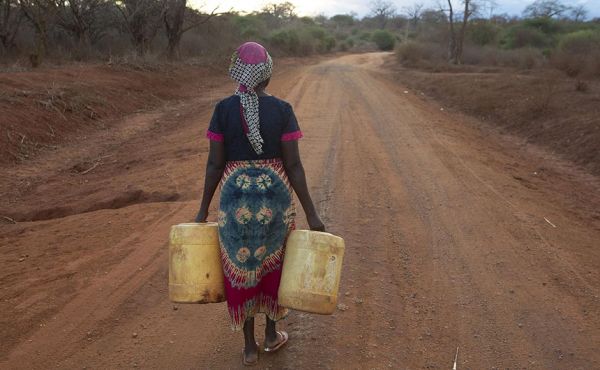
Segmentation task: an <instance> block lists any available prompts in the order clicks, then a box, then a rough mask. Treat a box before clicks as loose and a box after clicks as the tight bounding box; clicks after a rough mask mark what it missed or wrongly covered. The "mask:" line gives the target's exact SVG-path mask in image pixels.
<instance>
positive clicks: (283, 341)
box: [264, 330, 289, 352]
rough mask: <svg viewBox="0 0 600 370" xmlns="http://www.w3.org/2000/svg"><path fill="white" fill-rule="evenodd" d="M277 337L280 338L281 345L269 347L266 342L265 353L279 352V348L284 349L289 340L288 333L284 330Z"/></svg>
mask: <svg viewBox="0 0 600 370" xmlns="http://www.w3.org/2000/svg"><path fill="white" fill-rule="evenodd" d="M277 337H280V338H281V341H280V342H279V343H277V344H276V345H274V346H273V347H267V344H266V342H265V349H264V351H265V352H275V351H277V350H278V349H279V348H281V347H283V345H284V344H286V343H287V341H288V339H289V335H288V333H287V332H285V331H283V330H282V331H278V332H277Z"/></svg>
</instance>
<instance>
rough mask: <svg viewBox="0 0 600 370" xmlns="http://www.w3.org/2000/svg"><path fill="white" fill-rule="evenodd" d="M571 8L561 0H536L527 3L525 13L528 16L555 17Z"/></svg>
mask: <svg viewBox="0 0 600 370" xmlns="http://www.w3.org/2000/svg"><path fill="white" fill-rule="evenodd" d="M569 9H570V7H568V6H566V5H564V4H563V3H562V2H561V0H535V1H534V2H533V3H531V4H529V5H527V7H526V8H525V10H523V15H524V16H525V17H526V18H553V17H560V16H561V15H562V14H564V13H565V12H566V11H568V10H569Z"/></svg>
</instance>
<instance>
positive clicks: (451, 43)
mask: <svg viewBox="0 0 600 370" xmlns="http://www.w3.org/2000/svg"><path fill="white" fill-rule="evenodd" d="M448 22H449V27H450V32H449V33H450V34H449V35H448V36H449V37H448V60H449V61H450V62H451V63H454V64H456V31H455V29H454V9H453V8H452V0H448Z"/></svg>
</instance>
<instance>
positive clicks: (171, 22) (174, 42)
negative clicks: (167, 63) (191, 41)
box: [163, 0, 187, 60]
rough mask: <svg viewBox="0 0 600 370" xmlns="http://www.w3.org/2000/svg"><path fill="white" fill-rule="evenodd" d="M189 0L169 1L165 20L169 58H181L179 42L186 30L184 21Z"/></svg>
mask: <svg viewBox="0 0 600 370" xmlns="http://www.w3.org/2000/svg"><path fill="white" fill-rule="evenodd" d="M186 8H187V0H170V1H168V2H167V8H166V10H165V13H164V16H163V20H164V23H165V30H166V33H167V40H168V41H169V44H168V45H167V58H168V59H169V60H176V59H179V43H180V42H181V37H182V36H183V33H184V32H185V30H184V28H183V23H184V21H185V11H186Z"/></svg>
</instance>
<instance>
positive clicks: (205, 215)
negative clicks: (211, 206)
mask: <svg viewBox="0 0 600 370" xmlns="http://www.w3.org/2000/svg"><path fill="white" fill-rule="evenodd" d="M207 218H208V211H203V210H200V211H199V212H198V215H197V216H196V220H195V222H198V223H204V222H206V219H207Z"/></svg>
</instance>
